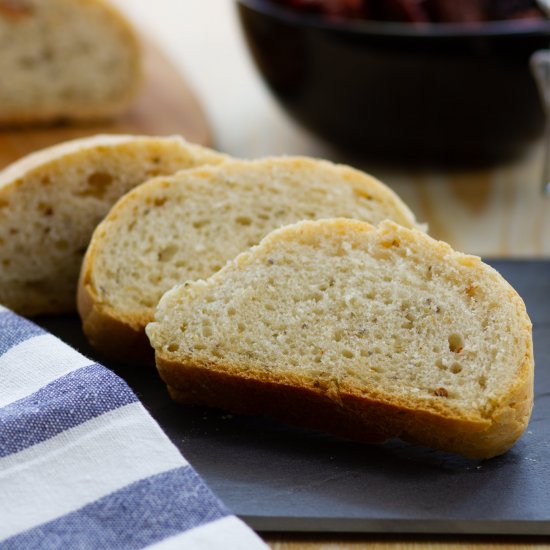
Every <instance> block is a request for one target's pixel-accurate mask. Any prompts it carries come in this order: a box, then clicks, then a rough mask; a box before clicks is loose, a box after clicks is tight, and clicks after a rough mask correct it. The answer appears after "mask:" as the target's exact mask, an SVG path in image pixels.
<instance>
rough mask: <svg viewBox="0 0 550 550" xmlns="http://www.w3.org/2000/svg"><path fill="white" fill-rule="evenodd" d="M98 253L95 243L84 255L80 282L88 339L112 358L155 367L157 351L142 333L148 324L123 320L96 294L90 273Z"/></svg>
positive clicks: (80, 302) (79, 301) (81, 312)
mask: <svg viewBox="0 0 550 550" xmlns="http://www.w3.org/2000/svg"><path fill="white" fill-rule="evenodd" d="M95 253H96V247H95V246H94V245H93V243H92V244H91V245H90V247H89V248H88V250H87V252H86V255H85V256H84V261H83V262H82V271H81V273H80V279H79V282H78V294H77V308H78V313H79V315H80V318H81V320H82V330H83V331H84V334H85V335H86V338H87V339H88V341H89V342H90V344H92V346H93V347H94V348H95V349H97V350H98V351H99V352H100V353H102V354H104V355H105V356H106V357H108V358H110V359H114V360H116V361H120V362H123V363H128V364H135V365H137V366H151V365H153V364H154V362H155V354H154V350H153V348H152V347H151V344H150V343H149V339H148V338H147V336H146V334H145V332H144V330H143V326H144V325H145V324H147V322H148V321H147V320H142V319H139V318H135V319H134V320H128V319H121V318H120V317H119V316H118V315H117V312H116V311H115V310H113V308H111V307H109V306H108V305H106V304H104V303H103V302H102V301H101V299H100V298H99V296H98V295H97V293H96V292H95V287H94V285H93V284H92V282H91V270H90V267H91V266H93V263H94V256H95Z"/></svg>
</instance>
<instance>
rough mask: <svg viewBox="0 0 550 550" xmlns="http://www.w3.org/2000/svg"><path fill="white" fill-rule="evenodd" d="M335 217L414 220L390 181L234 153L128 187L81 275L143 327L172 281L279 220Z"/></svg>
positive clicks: (216, 263) (105, 301)
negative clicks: (217, 163)
mask: <svg viewBox="0 0 550 550" xmlns="http://www.w3.org/2000/svg"><path fill="white" fill-rule="evenodd" d="M335 216H336V217H349V218H358V219H362V220H365V221H369V222H373V223H377V222H379V221H381V220H383V219H385V218H391V219H393V220H395V221H398V222H399V223H401V224H403V225H406V226H409V227H413V226H416V222H415V219H414V216H413V215H412V213H411V212H410V211H409V209H408V208H407V207H406V206H405V204H404V203H403V202H402V201H401V200H400V199H399V198H398V197H397V196H396V195H395V194H394V193H393V192H392V191H391V190H390V189H388V188H387V187H386V186H385V185H383V184H381V183H380V182H378V181H377V180H375V179H374V178H372V177H370V176H368V175H366V174H364V173H362V172H359V171H357V170H353V169H351V168H349V167H346V166H338V165H334V164H331V163H329V162H326V161H319V160H313V159H307V158H277V159H263V160H259V161H237V160H233V161H227V162H225V163H224V164H223V165H220V166H216V167H214V166H208V167H201V168H197V169H195V170H192V171H185V172H182V173H180V174H177V175H175V176H173V177H170V178H158V179H156V180H153V181H150V182H147V183H146V184H144V185H142V186H140V187H139V188H138V189H135V190H134V191H133V192H132V193H129V194H128V195H127V196H126V197H125V198H124V199H123V200H122V201H120V202H119V203H118V204H117V205H116V207H115V208H113V210H112V211H111V212H110V213H109V216H108V217H107V218H106V219H105V221H104V222H103V223H102V224H101V226H100V227H98V229H97V231H96V233H95V234H94V237H93V240H92V243H91V247H90V251H89V253H88V255H87V257H86V260H85V263H84V266H83V284H84V285H85V286H86V287H87V289H88V291H89V293H90V294H91V295H92V296H93V299H94V302H95V306H96V308H101V307H103V306H104V307H105V308H109V310H110V311H111V312H112V314H113V315H114V316H116V317H117V318H118V319H121V320H123V321H124V322H126V323H128V324H129V325H136V324H141V327H142V330H143V328H144V327H145V324H146V323H147V322H149V321H151V320H152V319H153V315H154V309H155V307H156V305H157V303H158V301H159V300H160V298H161V296H162V295H163V294H164V292H166V291H167V290H168V289H170V288H172V287H173V286H174V285H176V284H180V283H182V282H184V281H186V280H195V279H199V278H205V277H208V276H210V275H211V274H213V273H215V272H216V271H218V270H219V269H220V268H221V267H223V266H224V265H225V263H226V262H227V261H228V260H231V259H233V258H234V257H235V256H237V255H238V254H239V253H240V252H242V251H244V250H246V249H247V248H249V247H250V246H253V245H256V244H258V242H259V241H260V240H261V239H262V238H263V237H264V236H265V235H267V234H268V233H269V232H270V231H272V230H273V229H276V228H278V227H280V226H282V225H286V224H288V223H293V222H297V221H299V220H302V219H319V218H328V217H335Z"/></svg>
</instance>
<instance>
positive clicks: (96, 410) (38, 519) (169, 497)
mask: <svg viewBox="0 0 550 550" xmlns="http://www.w3.org/2000/svg"><path fill="white" fill-rule="evenodd" d="M0 548H2V549H17V550H19V549H26V548H40V549H43V548H48V549H49V548H63V549H65V548H81V549H84V548H93V549H98V548H109V549H117V548H124V549H131V548H155V549H173V548H174V549H175V548H200V549H203V548H204V549H218V548H220V549H221V548H223V549H229V548H239V549H240V548H245V549H248V548H251V549H255V548H266V546H265V545H264V543H263V542H262V541H261V540H260V539H259V537H257V535H256V534H255V533H254V532H253V531H251V530H250V529H249V528H248V527H247V526H246V525H244V523H242V522H241V521H240V520H239V519H237V518H236V517H235V516H233V515H231V514H230V513H229V512H228V511H227V510H226V509H225V507H224V506H223V504H222V503H221V502H220V501H219V500H218V499H217V498H216V497H215V496H214V495H213V494H212V493H211V492H210V491H209V489H208V488H207V487H206V486H205V485H204V483H203V481H202V480H201V479H200V478H199V476H198V475H197V474H196V472H195V471H194V470H193V469H192V468H191V466H189V464H188V463H187V462H186V460H185V459H184V458H183V457H182V455H181V454H180V453H179V451H178V450H177V449H176V447H175V446H174V445H172V443H171V442H170V441H169V440H168V438H167V437H166V436H165V435H164V433H163V432H162V430H161V429H160V428H159V426H158V425H157V424H156V422H155V421H154V420H153V419H152V418H151V417H150V416H149V414H148V413H147V412H146V411H145V409H144V408H143V406H142V405H141V404H140V402H139V401H138V399H137V398H136V396H135V395H134V394H133V392H132V391H131V390H130V388H129V387H128V386H127V385H126V383H125V382H124V381H123V380H121V379H120V378H119V377H118V376H116V375H115V374H113V373H112V372H111V371H109V370H108V369H106V368H105V367H102V366H101V365H98V364H97V363H94V362H93V361H91V360H90V359H87V358H86V357H84V356H82V355H81V354H80V353H78V352H77V351H75V350H74V349H72V348H71V347H70V346H68V345H66V344H64V343H63V342H61V341H60V340H59V339H57V338H55V337H54V336H52V335H51V334H48V333H47V332H45V331H44V330H42V329H41V328H39V327H37V326H36V325H34V324H32V323H30V322H29V321H26V320H25V319H22V318H21V317H19V316H17V315H15V314H14V313H12V312H11V311H9V310H7V309H5V308H3V307H2V306H0Z"/></svg>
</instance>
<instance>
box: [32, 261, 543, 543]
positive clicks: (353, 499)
mask: <svg viewBox="0 0 550 550" xmlns="http://www.w3.org/2000/svg"><path fill="white" fill-rule="evenodd" d="M491 263H492V264H493V265H494V266H495V267H496V268H497V269H498V270H499V271H500V272H501V273H502V274H503V275H504V277H506V279H508V280H509V281H510V283H511V284H512V285H513V286H514V287H515V288H516V289H517V290H518V292H519V293H520V295H521V296H522V297H523V298H524V300H525V302H526V304H527V309H528V311H529V314H530V316H531V319H532V321H533V324H534V341H535V362H536V382H535V388H536V398H535V409H534V412H533V416H532V419H531V423H530V425H529V428H528V430H527V432H526V433H525V434H524V436H523V437H522V438H521V440H520V441H519V442H518V443H517V444H516V445H515V446H514V448H513V449H512V450H511V451H509V452H508V453H506V454H505V455H504V456H501V457H497V458H494V459H491V460H488V461H484V462H475V461H470V460H466V459H463V458H460V457H457V456H453V455H449V454H446V453H442V452H437V451H432V450H429V449H426V448H423V447H418V446H413V445H409V444H406V443H403V442H400V441H397V440H392V441H390V442H388V443H386V444H384V445H378V446H374V445H359V444H355V443H351V442H349V441H344V440H340V439H336V438H333V437H331V436H328V435H325V434H321V433H317V432H309V431H305V430H300V429H294V428H290V427H288V426H285V425H282V424H280V423H278V422H275V421H272V420H269V419H264V418H259V417H238V416H231V415H228V414H226V413H224V412H221V411H218V410H213V409H202V408H183V407H179V406H177V405H175V404H173V403H172V402H171V401H170V400H169V399H168V397H167V395H166V393H165V390H164V387H163V385H162V383H161V382H160V381H159V380H158V378H157V377H156V373H155V372H154V371H153V370H151V371H147V372H143V370H141V371H139V370H137V369H133V368H127V367H126V368H125V367H121V366H118V365H113V364H107V366H109V367H111V368H112V369H113V370H115V371H116V372H118V373H119V374H120V375H121V376H122V377H123V378H125V379H126V380H127V382H128V383H129V384H130V386H131V387H132V388H133V389H134V391H136V393H137V394H138V395H139V397H140V398H141V400H142V402H143V403H144V404H145V406H146V407H147V408H148V409H149V411H150V412H151V413H152V415H153V416H154V417H155V418H156V419H157V421H158V422H159V423H160V425H161V426H162V427H163V429H164V430H165V432H166V433H167V434H168V436H169V437H170V438H171V439H172V441H173V442H174V443H175V444H176V445H177V446H178V447H179V448H180V449H181V451H182V453H183V454H184V455H185V457H186V458H187V459H188V460H189V461H190V462H191V464H192V465H193V466H194V467H195V468H196V469H197V470H198V472H199V473H200V474H201V475H202V476H203V477H204V478H205V480H206V481H207V483H208V484H209V485H210V487H211V488H212V489H213V490H214V492H215V493H217V494H218V495H219V497H220V498H221V499H222V500H223V501H224V502H225V504H226V505H227V506H228V507H229V508H230V509H231V510H232V511H233V512H235V513H236V514H237V515H239V516H240V517H242V518H243V519H244V520H245V521H246V522H248V523H249V524H250V525H251V526H252V527H253V528H255V529H257V530H264V531H267V530H269V531H340V532H343V531H348V532H386V533H413V532H414V533H455V534H457V533H460V534H464V533H468V534H479V533H500V534H531V535H550V261H548V262H543V261H494V262H491ZM40 324H42V325H43V326H44V327H46V328H47V329H49V330H50V331H52V332H53V333H55V334H57V335H58V336H60V337H61V338H62V339H64V340H65V341H67V342H69V343H70V344H72V345H74V346H75V347H77V348H79V349H80V350H81V351H82V352H83V353H85V354H87V355H89V356H94V352H93V351H92V350H91V349H90V348H89V346H88V345H87V343H86V342H85V340H84V338H83V335H82V333H81V331H80V327H79V322H78V320H77V319H75V318H74V317H71V318H61V319H60V318H57V319H54V318H44V319H41V320H40ZM97 359H99V360H100V358H97Z"/></svg>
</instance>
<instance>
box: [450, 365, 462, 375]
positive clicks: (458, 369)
mask: <svg viewBox="0 0 550 550" xmlns="http://www.w3.org/2000/svg"><path fill="white" fill-rule="evenodd" d="M451 372H452V373H453V374H458V373H460V372H462V365H461V364H460V363H453V364H452V365H451Z"/></svg>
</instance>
